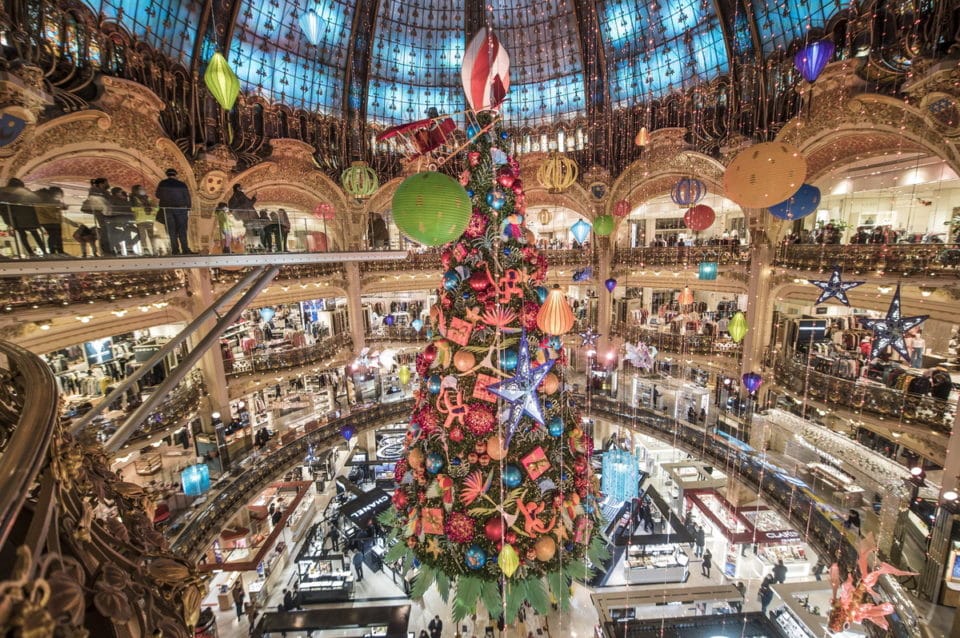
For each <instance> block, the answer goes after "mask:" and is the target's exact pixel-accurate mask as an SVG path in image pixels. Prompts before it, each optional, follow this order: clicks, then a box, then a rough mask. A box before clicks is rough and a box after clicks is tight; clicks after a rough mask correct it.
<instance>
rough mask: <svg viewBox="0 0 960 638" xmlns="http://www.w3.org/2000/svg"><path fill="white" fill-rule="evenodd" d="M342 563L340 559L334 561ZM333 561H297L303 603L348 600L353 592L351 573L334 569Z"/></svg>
mask: <svg viewBox="0 0 960 638" xmlns="http://www.w3.org/2000/svg"><path fill="white" fill-rule="evenodd" d="M336 562H337V563H342V561H336ZM333 563H334V561H328V560H301V561H298V563H297V575H298V576H299V579H300V595H301V600H302V601H303V602H304V603H326V602H335V601H344V600H349V599H350V596H351V594H352V593H353V574H351V573H350V572H349V571H334V564H333Z"/></svg>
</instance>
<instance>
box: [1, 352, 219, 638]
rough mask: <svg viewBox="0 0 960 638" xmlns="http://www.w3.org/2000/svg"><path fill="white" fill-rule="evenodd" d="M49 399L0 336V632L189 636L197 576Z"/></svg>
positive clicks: (22, 355) (30, 365)
mask: <svg viewBox="0 0 960 638" xmlns="http://www.w3.org/2000/svg"><path fill="white" fill-rule="evenodd" d="M57 404H58V396H57V389H56V383H55V381H54V378H53V375H52V373H51V371H50V368H49V367H47V366H46V365H45V364H44V363H43V362H42V361H41V360H40V359H39V358H38V357H37V356H35V355H33V354H31V353H30V352H28V351H26V350H24V349H22V348H20V347H18V346H15V345H13V344H9V343H5V342H0V433H2V435H0V440H2V445H3V447H2V448H0V481H2V483H0V485H2V489H0V553H2V555H3V556H5V557H6V558H5V559H4V560H3V561H0V581H5V582H4V587H3V588H0V609H3V610H4V612H5V613H4V614H2V616H0V633H2V634H3V635H8V634H9V635H14V634H16V635H20V634H28V633H31V632H32V633H37V632H41V633H42V634H43V635H50V636H52V635H63V636H79V635H90V636H114V635H131V636H134V635H139V636H147V635H152V634H162V635H164V636H171V637H175V638H189V637H192V636H193V634H194V631H193V627H194V626H195V625H196V624H197V620H198V618H199V615H200V601H201V598H202V591H203V589H204V588H203V586H202V585H203V583H202V579H201V578H200V576H199V575H198V573H197V571H196V569H194V567H193V566H192V565H191V564H188V563H185V562H182V561H180V560H178V559H177V558H175V557H174V556H173V555H172V554H170V553H169V551H168V550H167V548H166V542H165V541H164V539H163V537H162V536H161V535H160V534H158V533H157V532H156V531H154V529H153V518H152V512H150V511H149V510H146V509H145V507H144V506H145V505H146V504H147V502H148V501H147V500H146V498H145V493H144V492H143V490H142V489H141V488H140V487H139V486H137V485H134V484H132V483H124V482H121V481H120V480H119V479H118V478H117V477H116V475H115V474H114V473H113V472H111V471H110V469H109V467H108V464H107V457H106V455H105V454H104V452H103V449H102V448H101V447H100V446H99V445H98V444H96V443H95V442H92V441H89V440H84V439H81V440H74V439H73V438H72V437H71V436H70V435H69V434H67V432H66V431H65V430H64V428H63V427H62V426H61V423H60V420H59V418H58V415H57ZM28 497H29V502H28V500H27V499H28ZM15 556H16V560H14V557H15ZM40 592H44V595H42V596H41V595H39V593H40Z"/></svg>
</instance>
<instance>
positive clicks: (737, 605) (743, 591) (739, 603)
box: [730, 581, 747, 614]
mask: <svg viewBox="0 0 960 638" xmlns="http://www.w3.org/2000/svg"><path fill="white" fill-rule="evenodd" d="M736 587H737V591H738V592H740V598H741V600H734V601H731V603H730V606H731V607H733V608H734V609H735V610H736V611H737V613H738V614H742V613H743V602H744V601H745V600H746V599H747V586H746V585H744V584H743V581H739V582H738V583H737V585H736Z"/></svg>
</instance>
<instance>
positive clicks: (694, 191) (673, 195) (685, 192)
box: [670, 177, 707, 208]
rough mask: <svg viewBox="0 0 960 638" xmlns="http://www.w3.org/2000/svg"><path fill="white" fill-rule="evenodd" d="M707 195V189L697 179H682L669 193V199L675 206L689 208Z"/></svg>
mask: <svg viewBox="0 0 960 638" xmlns="http://www.w3.org/2000/svg"><path fill="white" fill-rule="evenodd" d="M706 194H707V187H706V186H704V184H703V182H701V181H700V180H699V179H693V178H692V177H684V178H683V179H681V180H680V181H679V182H677V183H676V185H675V186H674V187H673V190H672V191H670V199H672V200H673V203H674V204H676V205H677V206H681V207H683V208H689V207H690V206H693V205H694V204H696V203H697V202H699V201H700V200H701V199H703V196H704V195H706Z"/></svg>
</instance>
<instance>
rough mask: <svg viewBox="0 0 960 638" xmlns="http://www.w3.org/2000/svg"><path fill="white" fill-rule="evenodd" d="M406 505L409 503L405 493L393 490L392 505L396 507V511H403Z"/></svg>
mask: <svg viewBox="0 0 960 638" xmlns="http://www.w3.org/2000/svg"><path fill="white" fill-rule="evenodd" d="M407 503H409V500H408V499H407V493H406V492H404V491H403V490H395V491H394V493H393V504H394V505H396V507H397V509H404V508H405V507H406V506H407Z"/></svg>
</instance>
